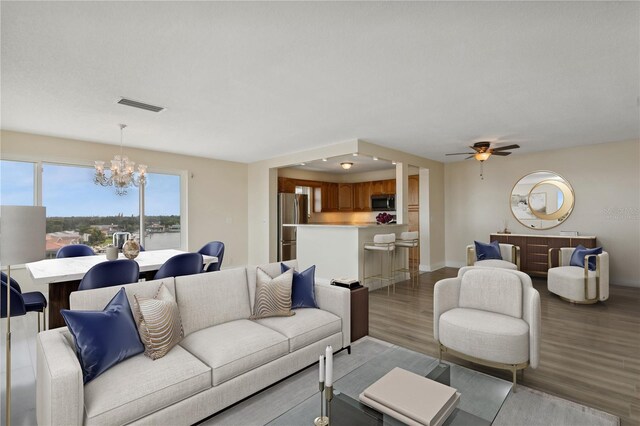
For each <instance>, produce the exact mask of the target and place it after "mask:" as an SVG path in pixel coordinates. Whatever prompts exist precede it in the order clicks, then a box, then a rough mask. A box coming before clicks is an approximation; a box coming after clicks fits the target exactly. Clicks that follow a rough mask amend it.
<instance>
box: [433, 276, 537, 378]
mask: <svg viewBox="0 0 640 426" xmlns="http://www.w3.org/2000/svg"><path fill="white" fill-rule="evenodd" d="M433 335H434V338H435V340H436V342H438V353H439V357H440V358H441V359H442V353H443V352H445V353H450V354H452V355H454V356H457V357H458V358H463V359H466V360H468V361H472V362H475V363H478V364H483V365H487V366H490V367H495V368H502V369H506V370H510V371H511V372H512V373H513V386H514V389H515V385H516V372H517V371H518V370H524V369H525V368H527V367H528V366H530V367H531V368H536V367H537V366H538V363H539V361H540V294H539V293H538V291H537V290H535V289H534V288H533V286H532V285H531V278H529V276H528V275H527V274H525V273H524V272H520V271H513V270H509V269H500V268H480V267H465V268H461V269H460V271H458V276H457V277H456V278H447V279H444V280H440V281H438V282H437V283H436V285H435V288H434V294H433Z"/></svg>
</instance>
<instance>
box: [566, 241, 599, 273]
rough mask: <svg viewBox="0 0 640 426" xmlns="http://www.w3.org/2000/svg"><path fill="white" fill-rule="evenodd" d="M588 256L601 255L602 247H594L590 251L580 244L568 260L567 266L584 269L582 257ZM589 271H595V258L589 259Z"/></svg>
mask: <svg viewBox="0 0 640 426" xmlns="http://www.w3.org/2000/svg"><path fill="white" fill-rule="evenodd" d="M589 254H602V247H596V248H592V249H588V248H585V247H583V246H582V244H580V245H578V247H576V249H575V250H574V251H573V254H572V255H571V260H569V265H571V266H579V267H581V268H584V257H585V256H586V255H589ZM589 270H590V271H595V270H596V258H595V257H590V258H589Z"/></svg>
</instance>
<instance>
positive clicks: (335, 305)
mask: <svg viewBox="0 0 640 426" xmlns="http://www.w3.org/2000/svg"><path fill="white" fill-rule="evenodd" d="M316 302H318V307H319V308H320V309H322V310H324V311H327V312H331V313H332V314H334V315H337V316H339V317H340V319H342V347H343V348H346V347H347V346H349V345H351V291H350V290H349V289H346V288H343V287H337V286H335V285H331V284H329V280H323V279H316Z"/></svg>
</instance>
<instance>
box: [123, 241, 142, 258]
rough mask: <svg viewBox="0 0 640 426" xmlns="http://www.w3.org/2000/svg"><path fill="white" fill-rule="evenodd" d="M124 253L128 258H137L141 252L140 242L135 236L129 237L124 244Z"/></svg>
mask: <svg viewBox="0 0 640 426" xmlns="http://www.w3.org/2000/svg"><path fill="white" fill-rule="evenodd" d="M122 254H124V257H126V258H127V259H135V258H136V257H138V254H140V244H138V242H137V241H136V240H134V239H133V238H129V240H128V241H127V242H126V243H124V244H123V245H122Z"/></svg>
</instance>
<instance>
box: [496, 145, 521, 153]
mask: <svg viewBox="0 0 640 426" xmlns="http://www.w3.org/2000/svg"><path fill="white" fill-rule="evenodd" d="M518 148H520V145H507V146H499V147H497V148H492V151H493V152H500V151H506V150H508V149H518Z"/></svg>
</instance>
